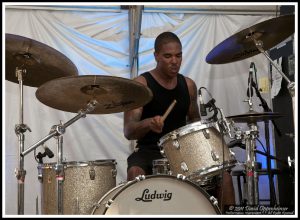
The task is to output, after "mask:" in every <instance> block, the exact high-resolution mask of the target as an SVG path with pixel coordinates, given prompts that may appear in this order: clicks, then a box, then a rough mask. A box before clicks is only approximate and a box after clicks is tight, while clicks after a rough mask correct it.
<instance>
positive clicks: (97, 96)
mask: <svg viewBox="0 0 300 220" xmlns="http://www.w3.org/2000/svg"><path fill="white" fill-rule="evenodd" d="M36 97H37V98H38V100H40V101H41V102H42V103H44V104H45V105H47V106H50V107H52V108H55V109H59V110H62V111H67V112H74V113H77V112H78V111H79V110H81V109H85V108H86V104H87V103H88V102H89V101H91V100H96V101H98V104H97V105H96V107H95V109H94V110H93V111H92V112H90V114H108V113H117V112H123V111H128V110H131V109H134V108H138V107H141V106H144V105H145V104H147V103H148V102H149V101H150V100H151V99H152V97H153V94H152V92H151V90H150V89H149V88H148V87H146V86H144V85H143V84H141V83H139V82H136V81H134V80H130V79H125V78H121V77H114V76H100V75H83V76H70V77H63V78H59V79H54V80H51V81H49V82H46V83H45V84H43V85H42V86H40V87H39V88H38V89H37V91H36Z"/></svg>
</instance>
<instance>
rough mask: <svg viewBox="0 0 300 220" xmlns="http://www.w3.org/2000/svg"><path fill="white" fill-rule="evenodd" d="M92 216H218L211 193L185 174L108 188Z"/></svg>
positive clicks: (141, 179)
mask: <svg viewBox="0 0 300 220" xmlns="http://www.w3.org/2000/svg"><path fill="white" fill-rule="evenodd" d="M91 214H94V215H175V214H179V215H196V214H198V215H199V214H201V215H217V214H220V210H219V208H218V202H217V200H216V199H215V198H214V197H213V196H209V195H208V194H207V193H206V191H204V190H203V189H202V188H201V187H199V186H197V185H196V184H195V183H193V182H191V181H189V180H187V179H185V177H184V176H182V175H181V176H180V175H179V176H178V177H176V176H171V175H150V176H139V177H137V178H136V179H135V180H133V181H129V182H127V183H123V184H121V185H119V186H117V187H116V188H114V189H112V190H110V191H109V192H108V193H107V194H106V195H104V196H103V197H102V198H101V199H100V200H99V202H98V204H97V205H96V206H95V208H94V210H93V211H92V213H91Z"/></svg>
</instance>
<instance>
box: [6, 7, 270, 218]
mask: <svg viewBox="0 0 300 220" xmlns="http://www.w3.org/2000/svg"><path fill="white" fill-rule="evenodd" d="M272 17H274V16H270V15H258V16H252V15H215V14H210V15H207V14H192V13H190V14H183V13H176V14H175V13H155V12H151V13H150V12H147V13H146V12H144V13H143V17H142V29H141V33H142V35H141V39H140V46H139V74H140V73H142V72H144V71H147V70H150V69H151V68H153V67H154V66H155V61H154V58H153V45H154V40H155V37H156V36H157V35H158V34H159V33H161V32H162V31H172V32H174V33H176V34H177V35H178V36H179V38H180V39H181V40H182V44H183V64H182V68H181V70H180V72H181V73H182V74H184V75H185V76H188V77H190V78H191V79H193V80H194V81H195V82H196V84H197V87H198V88H199V87H201V86H204V87H206V88H207V89H208V90H209V91H210V93H211V94H212V96H213V97H214V98H215V100H216V105H217V106H218V107H220V108H222V109H223V111H224V113H225V115H226V116H229V115H238V114H244V113H246V112H247V111H248V110H249V109H248V105H247V103H245V102H243V100H245V99H246V89H247V78H248V73H249V65H250V63H251V62H254V63H255V65H256V68H257V74H258V79H263V78H267V82H269V83H270V80H269V70H268V67H269V63H268V61H267V59H266V58H265V57H264V56H263V55H261V54H259V55H256V56H254V57H251V58H248V59H245V60H242V61H238V62H234V63H230V64H222V65H220V64H219V65H211V64H208V63H206V62H205V57H206V55H207V54H208V53H209V52H210V50H211V49H213V48H214V47H215V46H216V45H217V44H218V43H220V42H221V41H223V40H225V39H226V38H228V37H229V36H231V35H233V34H234V33H236V32H238V31H240V30H243V29H244V28H247V27H250V26H252V25H254V24H256V23H259V22H262V21H264V20H267V19H270V18H272ZM5 33H9V34H16V35H20V36H24V37H27V38H31V39H34V40H36V41H39V42H42V43H44V44H47V45H49V46H50V47H53V48H55V49H56V50H58V51H60V52H61V53H63V54H64V55H65V56H66V57H68V58H69V59H70V60H71V61H72V62H73V63H74V64H75V65H76V67H77V68H78V71H79V74H80V75H109V76H118V77H124V78H130V72H129V70H130V68H129V40H128V39H129V33H128V12H127V11H126V10H124V11H123V10H121V11H119V12H87V11H82V12H81V11H71V10H64V11H63V10H61V11H57V10H29V9H27V10H20V9H6V10H5ZM61 68H64V67H61ZM3 75H4V74H3ZM4 81H5V83H4V86H5V90H4V94H5V95H4V99H5V102H4V103H5V109H4V110H5V115H4V116H5V117H4V120H5V127H4V128H3V130H4V137H5V142H4V147H3V149H4V150H5V152H4V153H3V155H4V156H3V157H4V158H3V161H4V165H3V167H4V172H5V188H4V195H5V200H4V202H3V203H4V204H5V213H6V214H9V215H11V214H12V215H14V214H17V179H16V177H15V175H14V170H15V168H17V167H18V156H17V155H18V148H19V145H18V139H17V136H16V134H15V132H14V127H15V125H16V124H18V123H19V89H18V84H16V83H13V82H10V81H7V80H4ZM36 90H37V88H34V87H28V86H24V124H26V125H28V126H29V127H30V128H31V130H32V132H28V131H27V132H26V133H25V149H28V148H29V147H30V146H32V145H33V144H35V143H36V142H37V141H39V140H40V139H42V138H44V137H45V136H47V135H48V133H49V131H50V129H51V127H52V126H53V125H57V124H59V122H60V121H62V122H63V123H65V122H67V121H68V120H69V119H71V118H73V117H74V116H75V115H76V114H74V113H68V112H63V111H60V110H56V109H53V108H50V107H48V106H46V105H44V104H42V103H41V102H39V101H38V100H37V98H36V96H35V92H36ZM203 94H204V100H205V102H207V101H209V99H210V98H209V96H207V94H206V93H205V92H203ZM263 97H264V98H265V99H266V100H267V102H268V104H269V106H271V105H270V95H269V93H268V92H267V93H265V94H263ZM72 98H74V99H76V97H72ZM258 104H259V101H258V99H256V98H254V110H256V111H258V112H262V111H263V109H262V108H261V107H259V106H258ZM271 108H272V106H271ZM241 126H243V125H241ZM271 127H272V126H271ZM259 128H260V131H261V133H260V139H261V141H262V142H263V143H264V134H263V125H261V126H260V124H259ZM271 130H272V129H271ZM272 133H273V132H272V131H271V139H272ZM63 137H64V142H63V155H64V158H65V159H66V161H94V160H104V159H115V160H116V162H117V172H118V173H117V184H118V183H119V182H121V181H124V180H126V168H127V162H126V159H127V157H128V155H129V154H130V153H131V152H132V149H131V147H130V142H129V141H128V140H126V139H125V138H124V135H123V113H122V112H121V113H116V114H103V115H87V117H86V118H82V119H79V120H78V121H76V122H75V123H74V124H72V125H71V126H69V127H68V128H67V129H66V133H65V134H64V135H63ZM46 145H47V146H48V147H49V148H50V149H51V150H52V151H53V152H54V153H55V157H54V158H52V159H48V158H45V159H44V162H56V140H55V139H54V138H52V139H50V140H49V141H47V143H46ZM235 150H236V152H237V157H238V159H239V160H241V161H243V160H244V151H243V150H242V151H241V150H240V149H235ZM40 151H42V152H43V149H42V147H38V148H37V152H40ZM24 169H25V170H26V178H25V206H24V213H25V214H35V213H36V205H35V203H36V198H37V197H38V198H40V196H41V193H40V183H39V181H38V178H37V162H36V161H35V159H34V154H33V152H30V153H29V154H28V155H26V156H25V164H24ZM261 187H263V188H264V190H262V191H264V192H265V193H266V195H267V194H268V190H267V187H268V186H267V183H265V185H262V186H261ZM266 197H267V196H266ZM99 199H100V198H99ZM39 207H40V204H39Z"/></svg>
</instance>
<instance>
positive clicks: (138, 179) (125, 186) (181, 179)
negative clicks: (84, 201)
mask: <svg viewBox="0 0 300 220" xmlns="http://www.w3.org/2000/svg"><path fill="white" fill-rule="evenodd" d="M140 177H141V178H140ZM162 177H167V178H173V179H176V180H179V181H183V182H186V183H188V184H190V185H191V186H193V187H194V188H196V189H197V190H198V191H200V193H202V194H203V195H204V196H205V198H206V199H207V200H208V201H209V202H210V203H211V205H212V206H213V208H214V210H215V212H216V214H217V215H220V214H222V213H221V210H220V208H219V206H215V205H213V203H212V201H211V200H210V198H211V197H213V196H210V195H209V194H208V192H206V191H205V190H204V189H203V188H201V187H199V186H198V185H197V184H196V183H194V182H192V181H191V180H189V179H187V178H186V177H185V176H184V175H181V174H178V175H177V176H174V175H167V174H158V175H146V176H144V175H140V176H138V177H136V178H135V179H134V180H131V181H128V182H127V183H125V184H124V185H123V188H122V189H120V190H119V191H118V192H117V193H116V194H115V195H113V197H112V198H110V199H109V201H111V202H112V203H113V202H114V201H115V199H116V197H118V196H119V195H120V193H121V192H123V191H124V190H125V189H127V188H128V187H130V186H131V185H133V184H135V183H137V182H141V181H143V180H146V179H151V178H162ZM117 187H118V186H117ZM117 187H115V188H117ZM115 188H113V189H115ZM113 189H112V190H113ZM112 190H111V191H112ZM103 198H104V196H103ZM109 208H110V206H109V207H106V206H105V210H104V212H103V215H105V213H106V212H107V210H108V209H109Z"/></svg>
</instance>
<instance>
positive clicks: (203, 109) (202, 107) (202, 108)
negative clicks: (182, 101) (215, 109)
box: [198, 88, 207, 116]
mask: <svg viewBox="0 0 300 220" xmlns="http://www.w3.org/2000/svg"><path fill="white" fill-rule="evenodd" d="M198 95H199V102H200V115H201V116H206V115H207V111H206V107H205V104H204V102H203V98H202V94H201V88H200V89H199V90H198Z"/></svg>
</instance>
